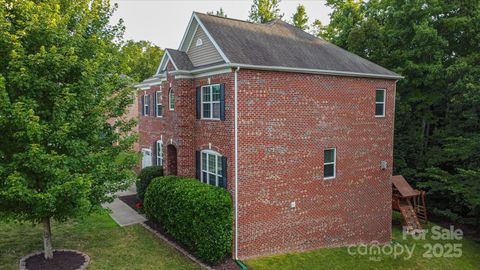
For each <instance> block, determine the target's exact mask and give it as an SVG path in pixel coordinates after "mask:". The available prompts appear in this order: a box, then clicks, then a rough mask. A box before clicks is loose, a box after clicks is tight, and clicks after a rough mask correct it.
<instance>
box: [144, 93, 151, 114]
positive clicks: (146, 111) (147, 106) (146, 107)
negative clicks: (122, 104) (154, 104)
mask: <svg viewBox="0 0 480 270" xmlns="http://www.w3.org/2000/svg"><path fill="white" fill-rule="evenodd" d="M149 114H150V96H149V95H144V96H143V115H149Z"/></svg>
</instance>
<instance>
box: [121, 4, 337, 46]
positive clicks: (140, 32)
mask: <svg viewBox="0 0 480 270" xmlns="http://www.w3.org/2000/svg"><path fill="white" fill-rule="evenodd" d="M112 2H113V3H118V6H119V7H118V10H117V12H116V13H115V14H114V16H113V18H112V21H115V22H116V21H118V20H119V19H120V18H122V19H123V20H124V24H125V26H126V28H127V29H126V32H125V36H124V37H125V39H133V40H136V41H138V40H148V41H151V42H153V43H154V44H156V45H158V46H160V47H162V48H173V49H177V48H178V46H179V45H180V41H181V39H182V36H183V33H184V32H185V29H186V28H187V24H188V21H189V20H190V16H191V15H192V12H193V11H198V12H202V13H206V12H208V11H216V10H218V9H220V7H221V8H223V10H224V11H225V13H226V14H227V16H228V17H229V18H235V19H241V20H246V19H247V17H248V12H249V10H250V6H251V5H252V2H253V1H252V0H233V1H232V0H225V1H220V0H213V1H212V0H112ZM299 4H303V5H304V6H305V9H306V12H307V15H308V17H309V19H310V21H309V24H311V23H312V22H313V21H314V20H315V19H320V21H321V22H322V23H323V24H326V23H328V14H329V13H330V9H329V8H328V7H326V6H325V1H324V0H304V1H296V0H283V1H281V2H280V9H281V12H282V13H284V17H283V18H284V19H287V21H290V20H291V17H292V14H293V13H294V12H295V9H296V7H297V6H298V5H299Z"/></svg>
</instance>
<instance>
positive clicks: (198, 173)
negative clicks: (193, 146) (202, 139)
mask: <svg viewBox="0 0 480 270" xmlns="http://www.w3.org/2000/svg"><path fill="white" fill-rule="evenodd" d="M200 158H201V157H200V151H195V168H196V172H195V176H196V178H197V179H198V180H200V173H201V170H200Z"/></svg>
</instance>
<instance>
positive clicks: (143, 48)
mask: <svg viewBox="0 0 480 270" xmlns="http://www.w3.org/2000/svg"><path fill="white" fill-rule="evenodd" d="M120 53H121V55H122V60H123V61H122V67H121V68H122V69H123V70H124V73H125V75H128V76H130V78H132V79H133V80H134V81H136V82H141V81H143V80H145V79H146V78H148V77H150V76H152V75H153V74H155V72H156V71H157V68H158V63H160V60H161V59H162V57H163V53H164V52H163V50H162V49H161V48H160V47H158V46H155V45H154V44H152V43H151V42H149V41H144V40H142V41H138V42H135V41H133V40H128V41H127V42H125V44H124V45H123V46H122V48H121V49H120Z"/></svg>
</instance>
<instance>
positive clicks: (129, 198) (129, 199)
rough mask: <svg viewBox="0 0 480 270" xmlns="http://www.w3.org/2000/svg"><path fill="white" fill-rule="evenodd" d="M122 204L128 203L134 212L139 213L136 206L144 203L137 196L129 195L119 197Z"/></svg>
mask: <svg viewBox="0 0 480 270" xmlns="http://www.w3.org/2000/svg"><path fill="white" fill-rule="evenodd" d="M118 198H119V199H120V200H121V201H122V202H124V203H126V204H127V205H128V206H130V207H131V208H132V209H133V210H135V211H137V212H138V209H137V208H136V207H135V204H137V203H141V202H142V201H141V200H140V199H139V198H138V197H137V195H136V194H134V195H127V196H121V197H118Z"/></svg>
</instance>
